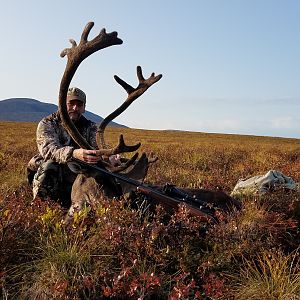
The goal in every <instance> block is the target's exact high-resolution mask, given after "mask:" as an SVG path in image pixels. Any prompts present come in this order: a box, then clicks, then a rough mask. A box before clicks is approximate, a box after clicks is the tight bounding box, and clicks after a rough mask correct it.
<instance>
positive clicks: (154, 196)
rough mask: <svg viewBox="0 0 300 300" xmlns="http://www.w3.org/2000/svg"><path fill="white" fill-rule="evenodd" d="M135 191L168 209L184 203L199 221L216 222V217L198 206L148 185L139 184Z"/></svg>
mask: <svg viewBox="0 0 300 300" xmlns="http://www.w3.org/2000/svg"><path fill="white" fill-rule="evenodd" d="M137 191H138V192H139V193H141V194H143V195H146V196H148V197H150V198H151V200H153V202H154V203H155V204H160V205H161V206H163V207H164V208H166V209H167V210H170V211H171V210H174V209H177V208H178V205H179V204H181V203H184V204H185V206H186V207H187V209H188V210H189V213H190V214H191V215H192V216H194V217H199V218H200V221H204V222H210V223H216V219H215V218H214V217H213V216H210V215H209V214H206V213H204V212H202V211H201V210H200V208H196V207H194V206H192V205H190V204H187V203H185V202H184V201H180V200H178V199H176V198H172V197H169V196H167V195H164V194H162V193H160V192H158V191H156V190H154V189H152V188H150V187H147V186H145V185H140V186H138V187H137Z"/></svg>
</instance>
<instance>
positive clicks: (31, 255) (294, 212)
mask: <svg viewBox="0 0 300 300" xmlns="http://www.w3.org/2000/svg"><path fill="white" fill-rule="evenodd" d="M35 128H36V124H31V123H11V122H2V123H0V137H1V139H0V174H1V176H0V192H1V193H0V290H1V293H2V298H3V299H169V300H175V299H267V300H269V299H270V300H271V299H274V300H275V299H282V300H283V299H299V295H300V264H299V248H298V246H299V242H300V236H299V229H300V228H299V220H300V195H299V193H298V192H291V191H285V190H281V191H277V192H274V193H270V194H268V195H265V196H263V197H259V196H248V197H244V198H241V199H240V201H242V203H243V209H242V210H241V211H232V212H231V213H229V214H224V215H222V214H220V216H219V223H218V224H205V223H201V222H199V220H198V219H197V218H194V217H191V216H190V215H189V213H188V211H187V210H186V208H185V206H184V205H182V206H180V207H179V208H178V210H177V211H176V212H175V213H174V214H173V215H171V216H170V215H167V214H166V212H165V211H164V210H163V209H162V208H161V207H159V206H158V207H157V208H156V211H155V213H151V214H150V212H149V213H146V214H141V211H139V210H136V209H132V208H130V207H129V206H128V203H127V202H126V200H125V199H119V200H113V201H109V200H108V199H105V198H102V199H99V205H98V207H97V209H96V211H91V210H90V208H89V207H85V208H84V209H83V210H82V211H81V212H79V213H77V214H76V215H75V217H74V220H73V221H72V223H71V224H68V226H66V225H65V224H64V222H63V220H64V215H65V211H64V210H63V209H62V208H61V207H60V206H59V205H58V204H57V203H51V202H45V201H42V200H40V199H37V200H35V201H34V202H33V201H32V193H31V189H30V187H28V185H27V182H26V164H27V162H28V160H29V159H30V158H31V156H32V155H34V154H35V153H36V145H35ZM121 132H122V133H123V134H124V136H125V138H126V140H127V141H128V142H129V143H136V142H138V141H141V142H142V150H141V151H144V152H146V153H150V152H154V153H155V154H156V155H157V156H158V157H159V160H158V161H157V162H156V163H155V164H154V165H153V166H152V167H151V168H150V170H149V173H148V176H147V179H146V180H147V182H148V183H152V184H164V183H166V182H170V183H173V184H176V185H177V186H181V187H189V188H210V189H222V190H223V191H225V192H227V193H228V194H229V193H230V192H231V191H232V189H233V187H234V185H235V184H236V182H237V180H238V179H239V178H245V177H250V176H254V175H259V174H264V173H266V172H267V171H268V170H272V169H273V170H279V171H281V172H283V173H284V174H286V175H288V176H290V177H292V178H293V179H294V180H295V181H297V182H299V181H300V159H299V158H300V140H297V139H282V138H270V137H255V136H238V135H221V134H205V133H191V132H175V131H174V132H171V131H146V130H132V129H113V128H109V130H108V132H107V140H109V142H110V143H111V144H112V145H113V144H115V143H116V141H117V139H118V135H119V134H120V133H121Z"/></svg>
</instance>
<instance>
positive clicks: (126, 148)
mask: <svg viewBox="0 0 300 300" xmlns="http://www.w3.org/2000/svg"><path fill="white" fill-rule="evenodd" d="M140 146H141V143H137V144H135V145H126V144H125V142H124V138H123V135H122V134H121V135H120V137H119V143H118V145H117V146H116V147H114V148H111V149H105V148H100V150H99V151H100V154H101V155H105V156H110V155H114V154H120V153H125V152H134V151H136V150H137V149H138V148H140Z"/></svg>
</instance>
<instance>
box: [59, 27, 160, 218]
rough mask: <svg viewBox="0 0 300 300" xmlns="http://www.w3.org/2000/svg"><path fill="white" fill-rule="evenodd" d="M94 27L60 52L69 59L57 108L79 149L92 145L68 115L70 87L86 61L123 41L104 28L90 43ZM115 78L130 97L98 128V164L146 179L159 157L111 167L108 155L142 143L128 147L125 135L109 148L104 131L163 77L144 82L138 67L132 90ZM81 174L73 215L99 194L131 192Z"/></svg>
mask: <svg viewBox="0 0 300 300" xmlns="http://www.w3.org/2000/svg"><path fill="white" fill-rule="evenodd" d="M93 26H94V23H93V22H90V23H88V24H87V25H86V27H85V28H84V30H83V32H82V35H81V39H80V42H79V44H77V43H76V41H75V40H73V39H71V40H70V43H71V44H72V47H71V48H66V49H64V50H63V51H62V53H61V57H64V56H67V65H66V68H65V71H64V74H63V76H62V79H61V83H60V89H59V105H58V106H59V113H60V117H61V120H62V124H63V126H64V128H65V129H66V130H67V132H68V133H69V134H70V136H71V137H72V138H73V140H74V141H75V142H76V143H77V144H78V145H79V147H80V148H83V149H91V150H92V147H91V145H89V144H88V142H87V141H86V140H85V139H84V138H83V136H82V135H81V134H80V132H79V131H78V130H77V128H76V127H75V125H74V123H73V122H72V121H71V119H70V117H69V114H68V112H67V105H66V99H67V92H68V88H69V86H70V83H71V80H72V78H73V76H74V74H75V72H76V70H77V68H78V66H79V65H80V63H81V62H82V61H83V60H84V59H86V58H87V57H88V56H90V55H91V54H93V53H95V52H96V51H99V50H101V49H103V48H106V47H110V46H113V45H119V44H122V43H123V42H122V40H121V39H119V38H118V34H117V32H111V33H106V30H105V29H102V30H101V32H100V33H99V34H98V35H97V36H96V37H94V38H93V39H92V40H88V35H89V33H90V31H91V29H92V27H93ZM114 78H115V80H116V81H117V83H118V84H120V85H121V86H122V87H123V88H124V89H125V91H126V92H127V95H128V96H127V98H126V99H125V101H124V102H123V104H122V105H121V106H119V107H118V108H117V109H116V110H115V111H114V112H112V113H111V114H109V115H108V116H107V117H106V118H104V119H103V121H102V122H101V124H100V125H99V126H98V132H97V144H98V148H99V150H100V153H101V155H102V159H101V160H100V162H99V164H100V165H101V166H102V167H105V168H107V169H108V170H110V171H111V172H123V173H126V175H127V176H128V177H131V178H133V179H136V180H143V179H144V177H145V176H146V174H147V170H148V166H149V163H152V162H154V161H155V160H156V158H153V157H150V158H148V157H147V156H146V155H145V154H143V155H141V157H140V158H139V159H138V153H135V154H134V155H133V156H132V157H131V158H130V159H122V160H121V164H118V165H114V164H112V163H111V162H110V160H109V159H108V158H109V156H111V155H117V154H122V153H128V152H135V151H136V150H137V149H138V148H139V147H140V145H141V144H140V143H138V144H135V145H127V144H126V143H125V141H124V138H123V136H122V135H120V138H119V143H118V144H117V146H115V147H113V148H109V147H108V146H107V144H106V143H105V139H104V131H105V128H106V127H107V125H108V124H109V122H110V121H112V120H113V119H114V118H116V117H117V116H119V115H120V114H121V113H122V112H124V111H125V110H126V109H127V108H128V106H129V105H130V104H131V103H132V102H133V101H134V100H136V99H137V98H138V97H140V96H141V95H142V94H143V93H144V92H145V91H146V90H147V89H148V88H149V87H150V86H152V85H153V84H154V83H156V82H157V81H159V80H160V79H161V78H162V75H155V74H154V73H152V74H151V76H150V77H149V78H147V79H145V78H144V76H143V73H142V68H141V67H140V66H138V67H137V78H138V82H139V83H138V86H137V87H136V88H134V87H132V86H131V85H129V84H128V83H126V82H125V81H124V80H122V79H121V78H119V77H118V76H114ZM73 170H74V171H75V170H76V165H75V166H74V165H73ZM79 172H80V173H81V174H79V175H78V176H77V178H76V180H75V182H74V184H73V188H72V194H71V201H72V204H71V208H70V211H69V215H72V214H73V212H74V210H80V209H81V207H82V204H83V203H84V202H88V203H89V204H91V205H93V202H94V201H96V199H97V198H98V197H99V193H100V192H101V193H102V192H103V193H104V194H105V195H106V196H108V197H114V196H120V195H121V194H124V193H126V192H128V191H129V187H128V186H125V185H123V186H119V185H116V183H115V182H114V181H113V180H112V179H110V178H103V176H100V175H99V174H96V173H92V172H91V171H88V170H84V169H82V168H80V171H79Z"/></svg>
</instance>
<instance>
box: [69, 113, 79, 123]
mask: <svg viewBox="0 0 300 300" xmlns="http://www.w3.org/2000/svg"><path fill="white" fill-rule="evenodd" d="M69 117H70V119H71V120H72V121H73V122H77V121H78V120H79V119H80V117H81V114H80V113H77V112H69Z"/></svg>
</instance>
